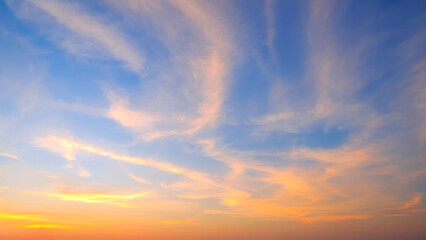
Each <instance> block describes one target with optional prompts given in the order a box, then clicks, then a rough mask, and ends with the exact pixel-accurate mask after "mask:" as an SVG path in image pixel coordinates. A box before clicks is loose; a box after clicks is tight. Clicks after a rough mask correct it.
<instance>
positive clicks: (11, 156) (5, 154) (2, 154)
mask: <svg viewBox="0 0 426 240" xmlns="http://www.w3.org/2000/svg"><path fill="white" fill-rule="evenodd" d="M0 156H5V157H8V158H13V159H15V160H18V157H16V156H13V155H10V154H7V153H0Z"/></svg>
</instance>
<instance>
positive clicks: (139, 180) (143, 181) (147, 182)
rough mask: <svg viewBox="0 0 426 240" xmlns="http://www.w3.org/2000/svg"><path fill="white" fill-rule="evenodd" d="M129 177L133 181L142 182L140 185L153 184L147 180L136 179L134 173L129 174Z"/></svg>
mask: <svg viewBox="0 0 426 240" xmlns="http://www.w3.org/2000/svg"><path fill="white" fill-rule="evenodd" d="M129 177H131V178H132V179H133V180H135V181H138V182H140V183H144V184H151V182H150V181H148V180H145V179H143V178H140V177H136V176H135V175H133V174H132V173H129Z"/></svg>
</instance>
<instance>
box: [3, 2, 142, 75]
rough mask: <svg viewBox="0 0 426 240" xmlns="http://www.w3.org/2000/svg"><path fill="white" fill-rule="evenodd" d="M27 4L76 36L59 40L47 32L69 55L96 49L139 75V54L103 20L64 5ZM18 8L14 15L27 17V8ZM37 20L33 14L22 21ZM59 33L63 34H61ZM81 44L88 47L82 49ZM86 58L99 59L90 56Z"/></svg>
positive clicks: (54, 32)
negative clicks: (22, 13)
mask: <svg viewBox="0 0 426 240" xmlns="http://www.w3.org/2000/svg"><path fill="white" fill-rule="evenodd" d="M29 2H31V3H32V4H33V5H34V6H36V7H38V8H39V9H41V10H43V11H44V12H45V13H47V14H49V15H50V16H52V17H53V18H54V19H55V21H56V22H57V23H58V24H60V25H62V26H64V27H66V28H67V29H69V30H71V31H72V32H73V33H75V34H77V35H73V34H68V35H64V36H61V35H60V33H58V32H61V31H55V30H53V31H51V32H52V34H53V35H54V36H53V37H54V38H56V39H57V41H59V43H60V44H61V45H62V46H63V47H65V48H66V49H67V50H69V51H70V52H72V53H76V54H79V55H83V56H84V55H85V54H87V52H91V51H92V52H93V49H99V47H100V48H101V49H102V50H105V51H106V52H107V53H108V55H110V56H111V57H112V58H113V59H116V60H119V61H122V62H124V63H125V64H126V67H127V68H129V69H130V70H132V71H134V72H137V73H139V72H140V71H141V70H142V69H143V62H144V59H143V58H142V57H141V56H140V51H139V50H138V49H137V48H136V47H135V46H134V45H133V44H132V43H131V42H130V41H128V40H127V39H126V37H125V35H124V34H123V33H121V32H120V31H118V30H117V29H116V28H115V27H113V26H112V25H111V24H110V23H108V22H106V21H105V20H102V19H100V18H99V17H98V16H94V15H91V14H90V13H88V12H87V11H86V10H84V9H83V8H82V6H79V5H77V4H76V3H73V4H71V3H68V2H65V1H51V0H29ZM12 4H13V5H12ZM14 4H16V3H12V2H9V5H12V6H15V5H14ZM20 7H21V9H17V11H24V10H26V11H27V12H25V14H28V13H29V12H28V7H29V5H26V6H20ZM13 9H14V8H13ZM33 13H34V12H33ZM39 16H40V15H38V14H35V15H30V16H28V15H24V16H23V17H25V18H30V19H31V20H34V21H38V20H40V17H39ZM51 26H52V25H51ZM56 30H60V29H56ZM63 33H64V31H62V34H63ZM82 40H83V41H82ZM84 44H89V45H88V46H84ZM97 55H99V54H97ZM89 56H90V57H95V58H98V57H102V56H96V55H93V54H91V55H89Z"/></svg>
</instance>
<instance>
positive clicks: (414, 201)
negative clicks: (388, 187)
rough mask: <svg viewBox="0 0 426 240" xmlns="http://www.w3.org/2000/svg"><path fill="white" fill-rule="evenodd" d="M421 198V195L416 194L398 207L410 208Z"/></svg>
mask: <svg viewBox="0 0 426 240" xmlns="http://www.w3.org/2000/svg"><path fill="white" fill-rule="evenodd" d="M421 199H422V196H421V195H417V196H415V197H414V198H413V199H412V200H411V201H409V202H407V203H405V204H404V205H402V206H401V207H400V208H399V209H408V208H411V207H413V206H414V205H416V204H418V203H419V202H420V200H421Z"/></svg>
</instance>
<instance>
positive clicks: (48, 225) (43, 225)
mask: <svg viewBox="0 0 426 240" xmlns="http://www.w3.org/2000/svg"><path fill="white" fill-rule="evenodd" d="M24 228H54V229H75V228H76V227H72V226H64V225H54V224H35V225H25V226H24Z"/></svg>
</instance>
